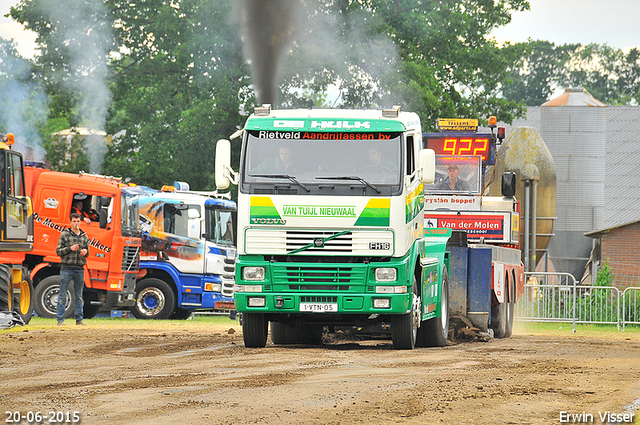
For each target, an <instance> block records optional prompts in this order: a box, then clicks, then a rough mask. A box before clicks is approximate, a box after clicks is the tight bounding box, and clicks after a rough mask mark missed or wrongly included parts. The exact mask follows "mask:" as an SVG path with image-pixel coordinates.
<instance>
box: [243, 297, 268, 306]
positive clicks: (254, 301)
mask: <svg viewBox="0 0 640 425" xmlns="http://www.w3.org/2000/svg"><path fill="white" fill-rule="evenodd" d="M265 305H267V299H266V298H265V297H249V298H248V299H247V306H248V307H264V306H265Z"/></svg>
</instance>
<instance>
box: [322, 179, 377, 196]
mask: <svg viewBox="0 0 640 425" xmlns="http://www.w3.org/2000/svg"><path fill="white" fill-rule="evenodd" d="M316 179H318V180H355V181H359V182H360V183H362V184H364V185H365V186H369V187H370V188H371V189H373V190H375V191H376V192H378V193H380V189H378V188H377V187H376V186H374V185H372V184H371V183H369V182H368V181H366V180H365V179H363V178H362V177H359V176H319V177H316Z"/></svg>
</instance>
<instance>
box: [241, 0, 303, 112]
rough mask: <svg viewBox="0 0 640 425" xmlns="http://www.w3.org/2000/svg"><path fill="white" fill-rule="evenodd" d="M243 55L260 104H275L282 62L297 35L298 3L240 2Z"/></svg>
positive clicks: (292, 0)
mask: <svg viewBox="0 0 640 425" xmlns="http://www.w3.org/2000/svg"><path fill="white" fill-rule="evenodd" d="M239 1H240V4H241V7H242V28H243V34H244V45H245V55H246V56H247V59H248V60H249V62H250V65H251V71H252V74H253V84H254V88H255V91H256V96H257V98H258V102H259V103H271V104H274V105H275V104H276V103H277V100H278V99H277V98H278V76H279V72H280V69H281V66H282V59H283V58H284V56H285V53H286V52H287V49H288V47H289V45H290V43H291V42H292V40H293V38H294V35H295V34H296V32H297V30H298V27H299V22H300V20H299V19H298V17H299V16H300V13H301V9H302V3H301V0H239Z"/></svg>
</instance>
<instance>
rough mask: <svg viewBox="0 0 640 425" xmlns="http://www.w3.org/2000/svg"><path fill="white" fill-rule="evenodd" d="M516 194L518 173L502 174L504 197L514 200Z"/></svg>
mask: <svg viewBox="0 0 640 425" xmlns="http://www.w3.org/2000/svg"><path fill="white" fill-rule="evenodd" d="M515 194H516V173H514V172H511V171H508V172H506V173H502V196H504V197H507V198H513V196H514V195H515Z"/></svg>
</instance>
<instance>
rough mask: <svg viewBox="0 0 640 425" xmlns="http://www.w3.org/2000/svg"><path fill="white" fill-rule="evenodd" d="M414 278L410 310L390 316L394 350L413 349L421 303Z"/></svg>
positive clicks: (416, 337) (416, 336)
mask: <svg viewBox="0 0 640 425" xmlns="http://www.w3.org/2000/svg"><path fill="white" fill-rule="evenodd" d="M417 286H418V285H417V284H416V279H415V277H414V279H413V285H411V291H412V294H413V297H412V301H411V311H410V312H408V313H405V314H399V315H395V316H391V341H392V342H393V348H394V349H396V350H413V349H414V348H415V346H416V340H417V339H418V324H419V321H420V311H421V310H422V304H421V299H420V295H419V294H418V288H417Z"/></svg>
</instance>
